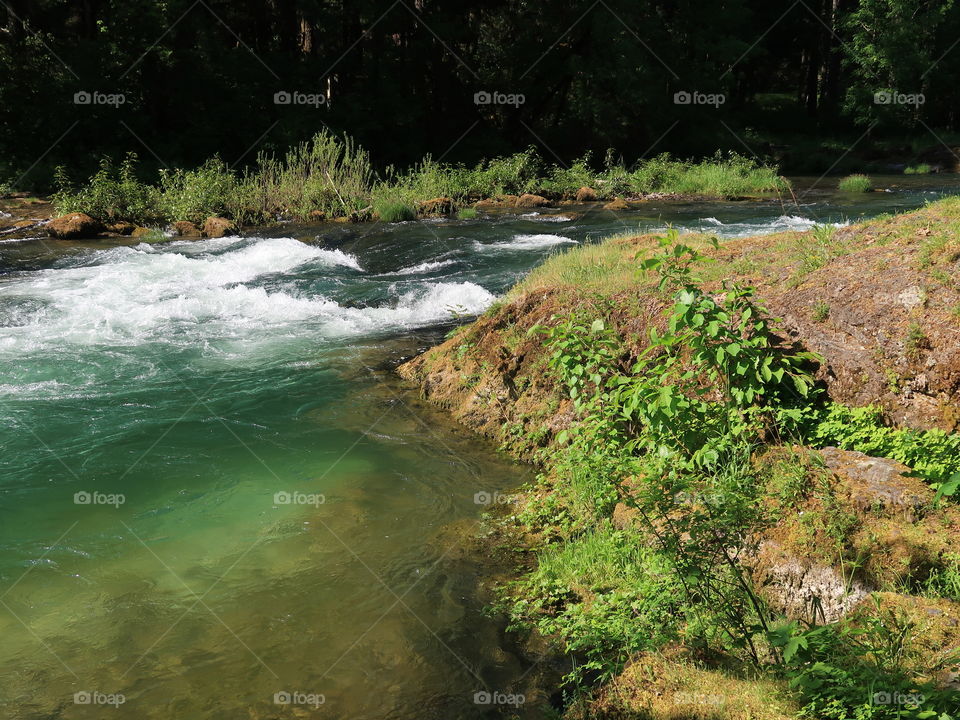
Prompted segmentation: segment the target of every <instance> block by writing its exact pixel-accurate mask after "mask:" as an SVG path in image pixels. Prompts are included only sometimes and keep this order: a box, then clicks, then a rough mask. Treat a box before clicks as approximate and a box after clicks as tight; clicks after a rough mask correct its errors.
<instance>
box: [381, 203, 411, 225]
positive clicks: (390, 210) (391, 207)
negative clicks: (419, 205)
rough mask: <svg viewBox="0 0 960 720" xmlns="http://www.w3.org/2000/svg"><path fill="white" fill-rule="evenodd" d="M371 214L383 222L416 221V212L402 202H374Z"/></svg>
mask: <svg viewBox="0 0 960 720" xmlns="http://www.w3.org/2000/svg"><path fill="white" fill-rule="evenodd" d="M373 212H374V214H376V216H377V217H379V218H380V219H381V220H383V221H384V222H389V223H395V222H405V221H408V220H416V219H417V211H416V210H414V209H413V208H412V207H411V206H410V205H408V204H407V203H405V202H403V201H402V200H376V201H374V203H373Z"/></svg>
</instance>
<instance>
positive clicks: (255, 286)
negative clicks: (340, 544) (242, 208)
mask: <svg viewBox="0 0 960 720" xmlns="http://www.w3.org/2000/svg"><path fill="white" fill-rule="evenodd" d="M204 244H205V243H204V242H197V241H193V242H192V243H191V246H190V248H189V250H188V251H187V253H186V254H185V253H183V252H177V251H176V250H179V249H181V248H177V247H173V248H169V247H168V248H167V250H166V251H160V250H158V248H157V247H156V246H152V245H151V246H146V247H145V248H144V249H140V248H136V247H135V248H131V247H120V248H112V249H110V250H103V251H98V252H95V253H92V254H88V255H86V256H84V258H82V259H79V260H77V259H73V260H71V261H70V262H73V263H74V264H75V265H74V266H73V267H61V268H55V269H48V270H43V271H40V272H37V273H31V274H29V275H23V276H20V277H18V278H16V279H11V281H9V282H6V283H2V284H0V323H4V324H5V325H6V327H0V355H2V354H6V353H10V354H11V355H20V354H23V353H26V352H31V351H50V352H64V351H65V346H67V347H69V346H70V345H74V346H76V345H83V346H110V347H122V346H127V347H129V346H137V345H143V344H147V343H153V342H157V343H165V344H174V345H177V346H180V347H193V348H199V349H201V350H204V349H206V348H208V346H209V347H211V348H213V346H210V343H216V342H218V341H223V342H226V343H227V344H228V345H229V346H230V348H231V349H230V350H228V352H229V353H230V354H234V353H236V354H242V353H244V352H246V351H247V350H248V349H252V348H253V346H259V345H267V344H269V343H270V342H271V340H270V338H290V337H300V338H302V339H307V340H320V339H323V338H326V337H330V336H332V335H335V336H341V335H356V334H366V333H374V332H380V331H384V330H390V329H404V328H409V327H416V326H421V325H427V324H431V323H435V322H438V321H443V320H448V319H450V318H451V317H453V316H455V315H471V314H476V313H479V312H482V311H483V310H484V309H486V308H487V307H488V306H489V305H490V303H492V302H493V300H494V296H493V295H492V294H491V293H489V292H488V291H487V290H485V289H484V288H482V287H480V286H479V285H476V284H474V283H470V282H460V283H455V282H450V283H426V282H424V283H413V287H412V289H408V288H410V287H411V286H410V284H409V283H408V284H406V285H401V286H400V287H401V288H402V289H403V290H404V291H405V292H403V294H401V295H399V296H398V297H395V299H394V300H393V302H386V303H384V304H383V305H382V306H377V307H366V308H362V307H361V308H358V307H348V306H343V305H340V304H338V303H337V302H336V301H334V300H333V299H330V298H328V297H325V296H323V295H320V294H319V293H312V294H306V293H303V292H301V291H300V290H298V289H297V288H296V287H294V286H293V285H290V284H287V285H283V284H277V282H278V280H279V281H280V282H282V280H283V278H282V277H280V278H276V279H275V278H273V277H271V279H270V282H269V283H262V282H260V281H258V278H261V277H263V276H274V275H278V276H282V275H283V274H284V273H288V272H290V271H291V270H294V269H295V268H303V267H312V266H315V265H318V264H319V265H321V266H323V267H325V268H330V270H329V271H328V272H331V273H336V272H337V270H336V268H349V269H351V270H357V269H359V268H360V265H359V263H358V262H357V260H356V258H354V257H353V256H352V255H348V254H346V253H344V252H342V251H340V250H325V249H322V248H318V247H315V246H311V245H306V244H304V243H301V242H299V241H297V240H293V239H290V238H272V239H260V240H253V241H251V240H249V239H247V240H238V239H236V238H234V239H232V240H227V239H223V238H221V239H218V240H216V241H210V242H208V243H206V247H207V250H208V251H211V252H206V253H204V252H202V250H201V248H200V247H198V246H202V245H204ZM78 262H84V263H85V264H83V265H76V263H78ZM452 262H454V261H453V260H447V261H439V262H436V261H435V262H433V263H423V264H422V265H423V266H424V267H422V268H421V270H422V271H426V270H427V269H428V268H427V267H425V266H427V265H430V266H439V265H443V264H449V263H452ZM339 272H342V270H340V271H339ZM251 281H254V282H251ZM222 347H224V346H223V345H222V343H221V348H222ZM233 348H236V349H235V350H234V349H233ZM212 351H216V350H215V348H213V349H212ZM66 352H69V350H66ZM216 352H219V351H216ZM21 389H22V387H21ZM35 389H37V390H39V389H40V388H35ZM3 390H5V391H9V390H11V388H3Z"/></svg>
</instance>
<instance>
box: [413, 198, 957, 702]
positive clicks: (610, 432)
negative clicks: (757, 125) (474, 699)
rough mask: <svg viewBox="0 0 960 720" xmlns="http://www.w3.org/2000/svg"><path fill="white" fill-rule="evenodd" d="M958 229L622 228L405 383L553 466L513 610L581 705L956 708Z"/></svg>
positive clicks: (905, 221) (522, 524)
mask: <svg viewBox="0 0 960 720" xmlns="http://www.w3.org/2000/svg"><path fill="white" fill-rule="evenodd" d="M958 230H960V201H958V200H956V199H949V200H944V201H940V202H937V203H933V204H931V205H930V206H928V207H926V208H924V209H921V210H919V211H916V212H910V213H906V214H904V215H900V216H890V217H882V218H877V219H874V220H872V221H869V222H866V223H862V224H860V225H854V226H849V227H844V228H836V227H831V226H820V227H816V228H814V229H813V230H811V231H807V232H788V233H780V234H775V235H770V236H766V237H753V238H744V239H741V240H733V241H728V242H724V243H723V244H722V245H720V246H718V247H714V246H713V245H712V244H711V243H710V241H709V238H708V237H706V236H703V235H699V236H695V235H686V236H682V237H678V236H671V235H668V236H667V238H666V239H663V237H662V236H661V238H660V239H658V238H657V237H652V236H644V237H631V236H622V237H617V238H613V239H610V240H608V241H606V242H604V243H602V244H599V245H588V246H583V247H580V248H575V249H574V250H571V251H570V252H568V253H565V254H563V255H559V256H555V257H553V258H551V259H550V260H548V261H547V262H546V263H544V265H543V266H541V267H540V268H538V269H537V270H535V271H534V272H532V273H531V274H530V275H529V276H528V277H527V278H526V279H525V280H523V281H521V282H520V283H519V284H518V285H517V286H516V287H515V288H514V289H513V290H511V291H510V292H509V293H507V295H506V296H505V297H504V298H503V300H502V301H500V302H499V303H497V304H496V305H495V306H494V307H493V308H491V309H490V310H489V311H488V312H487V313H486V314H484V315H483V316H482V317H481V318H480V319H478V320H477V321H476V322H475V323H473V324H472V325H469V326H466V327H464V328H463V329H461V330H460V331H459V332H457V333H456V334H455V335H454V336H453V337H451V338H450V339H448V340H447V341H446V342H445V343H444V344H442V345H440V346H438V347H437V348H434V349H433V350H430V351H428V352H426V353H425V354H423V355H421V356H420V357H418V358H416V359H414V360H413V361H411V362H409V363H407V364H405V365H403V366H402V367H401V368H400V373H401V375H403V376H404V377H406V378H408V379H410V380H413V381H414V382H416V383H417V384H418V385H419V386H420V388H421V391H422V393H423V394H424V396H425V397H426V398H427V399H430V400H431V401H433V402H434V403H436V404H438V405H440V406H442V407H444V408H446V409H447V410H448V411H450V412H451V413H452V415H453V416H454V417H456V418H457V419H458V420H460V421H461V422H462V423H464V424H465V425H467V426H468V427H470V428H472V429H473V430H475V431H477V432H480V433H482V434H484V435H487V436H489V437H492V438H495V439H497V440H498V441H499V442H501V443H502V445H503V447H504V448H505V449H507V450H509V451H510V452H511V453H512V454H514V455H515V456H517V457H521V458H524V459H527V460H533V461H535V462H536V463H538V464H539V465H540V467H541V468H542V470H543V472H542V475H541V477H540V480H539V481H538V483H537V484H535V485H534V486H532V487H531V488H529V489H528V490H527V491H526V492H525V493H523V494H521V495H519V496H517V497H516V498H515V503H516V506H515V508H514V513H513V516H512V518H513V519H512V520H510V521H508V522H507V530H505V532H507V535H506V537H509V538H511V540H510V542H515V538H516V537H517V536H518V535H519V536H521V537H523V538H524V539H525V542H526V546H527V547H528V549H529V552H530V553H531V554H532V555H533V557H534V558H535V561H536V562H535V569H533V570H531V571H528V572H526V573H524V575H523V576H522V577H521V579H520V580H519V581H518V582H516V583H513V584H509V585H507V586H506V587H505V588H504V591H503V599H502V603H503V607H504V608H506V609H507V610H508V611H509V612H510V613H511V614H512V617H513V619H514V623H515V627H516V628H517V629H520V630H523V631H525V632H532V633H535V634H541V635H545V636H548V637H550V638H552V639H553V640H554V642H556V643H557V645H558V647H559V649H560V650H561V651H563V652H566V653H567V654H569V655H571V656H572V657H574V658H577V660H578V667H579V669H578V670H576V671H575V672H573V673H572V674H571V676H570V677H569V678H568V680H569V681H570V686H571V687H574V688H578V689H579V692H578V693H577V694H575V700H574V701H573V702H572V703H571V704H570V705H569V706H568V708H567V716H568V717H571V718H573V717H623V716H636V715H639V716H642V717H656V718H668V717H710V718H747V717H760V716H762V717H792V716H795V715H796V714H797V713H798V712H800V711H801V709H802V711H803V712H804V713H806V716H812V717H829V718H843V717H853V716H857V717H871V718H886V717H902V716H903V715H902V713H904V712H912V713H921V712H924V711H930V710H933V711H936V714H937V715H938V716H939V715H940V714H941V713H943V714H946V716H948V717H952V716H955V715H956V713H957V711H958V708H957V707H956V697H957V696H956V689H957V688H956V677H957V676H956V664H957V662H958V659H960V658H958V656H957V654H956V653H957V648H958V647H960V631H958V627H960V605H958V602H960V558H958V556H957V554H956V551H955V548H956V547H957V541H958V540H960V513H958V511H957V509H956V505H955V503H954V502H953V501H952V500H950V499H949V498H950V495H951V494H952V493H954V492H956V484H957V475H956V473H957V471H958V470H960V466H958V464H957V460H956V457H957V451H958V450H960V440H958V435H957V434H956V430H957V425H958V408H960V368H958V366H956V358H957V353H956V348H957V346H958V344H960V343H958V340H960V282H958V278H960V274H958V261H960V245H958V244H957V243H958V241H957V237H958ZM641 260H645V261H646V265H645V266H646V268H647V270H646V272H640V271H639V267H640V262H641ZM729 282H736V283H739V287H740V288H741V289H740V290H737V289H735V288H734V287H733V286H732V285H729V284H726V285H725V283H729ZM744 287H752V288H753V289H754V291H755V293H756V295H755V297H756V301H754V299H753V298H754V296H753V295H751V294H750V293H744V292H743V290H742V288H744ZM764 306H765V307H764ZM768 316H772V317H774V318H781V320H780V322H775V321H774V320H771V319H768ZM805 353H810V354H805ZM791 378H792V382H789V383H788V385H787V386H784V385H783V382H788V381H790V380H791ZM831 448H836V449H831ZM912 475H917V476H919V477H912ZM777 713H779V714H777ZM916 716H917V717H924V715H916ZM931 716H932V715H931Z"/></svg>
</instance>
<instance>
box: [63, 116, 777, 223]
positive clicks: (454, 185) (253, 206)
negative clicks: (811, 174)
mask: <svg viewBox="0 0 960 720" xmlns="http://www.w3.org/2000/svg"><path fill="white" fill-rule="evenodd" d="M614 158H615V156H614V155H613V153H608V156H607V158H606V160H605V162H604V164H603V167H602V168H601V169H595V168H593V167H592V166H591V165H590V159H589V157H588V156H585V157H583V158H580V159H579V160H577V161H576V162H575V163H574V164H573V165H572V166H571V167H569V168H567V167H561V166H558V165H548V164H547V163H545V162H544V161H543V159H542V158H541V157H540V155H539V154H538V153H537V151H536V150H535V149H534V148H528V149H527V150H525V151H523V152H520V153H515V154H513V155H509V156H505V157H498V158H492V159H490V160H486V161H483V162H480V163H478V164H476V165H474V166H472V167H468V166H465V165H451V164H445V163H441V162H438V161H436V160H434V159H432V158H431V157H426V158H425V159H424V160H423V161H422V162H420V163H418V164H416V165H414V166H413V167H411V168H408V169H406V170H398V169H397V168H393V167H388V168H387V169H386V170H384V171H383V172H382V173H377V172H375V171H374V169H373V166H372V164H371V162H370V157H369V155H368V154H367V152H366V151H365V150H364V149H363V148H360V147H358V146H356V145H355V144H354V143H353V141H352V140H350V138H348V137H346V136H344V137H339V136H335V135H332V134H331V133H329V132H327V131H323V132H320V133H317V134H316V135H315V136H314V137H313V138H312V139H311V140H310V141H309V142H305V143H302V144H300V145H298V146H296V147H294V148H293V149H291V150H290V151H289V152H287V153H286V154H285V155H283V156H282V157H277V156H274V155H270V154H266V153H261V154H260V155H259V156H258V157H257V159H256V162H255V163H254V164H253V166H252V167H249V168H247V169H246V170H245V171H243V172H238V171H236V170H234V169H233V168H231V167H229V166H228V165H226V164H225V163H224V162H223V161H222V160H220V159H219V158H216V157H215V158H212V159H210V160H208V161H207V162H206V163H204V164H203V165H202V166H200V167H199V168H196V169H193V170H185V169H175V170H163V171H161V173H160V176H159V178H158V182H157V183H155V184H151V183H147V182H144V181H143V180H142V179H141V178H139V176H138V174H137V167H136V166H137V158H136V155H134V154H130V155H128V156H127V158H126V160H125V161H124V162H123V163H122V164H121V165H120V166H119V167H117V166H115V165H114V164H113V163H112V162H110V161H109V160H104V161H103V163H102V165H101V168H100V170H99V171H98V172H97V173H96V174H95V175H94V176H93V177H91V178H90V179H89V180H88V181H87V182H85V183H81V184H80V185H76V184H74V183H73V182H71V180H70V179H69V178H68V177H67V176H66V174H65V172H64V171H62V170H58V172H57V185H58V187H59V190H58V191H57V192H56V193H55V194H54V196H53V202H54V205H55V206H56V209H57V211H58V212H60V213H67V212H85V213H87V214H89V215H91V216H92V217H94V218H96V219H98V220H102V221H111V220H114V221H115V220H125V221H128V222H133V223H137V224H140V225H158V224H163V223H171V222H177V221H180V220H189V221H191V222H194V223H197V224H200V223H202V222H203V221H204V220H205V219H206V218H208V217H210V216H212V215H219V216H223V217H227V218H230V219H233V220H236V221H237V222H239V223H241V224H256V223H262V222H268V221H271V220H276V219H282V218H288V219H294V220H300V221H305V220H308V219H310V216H311V214H312V213H314V214H315V213H323V214H324V216H326V217H330V218H336V217H349V218H351V219H354V220H366V219H370V218H371V217H373V215H374V214H376V215H377V216H379V217H381V218H382V219H384V220H387V221H389V222H396V221H399V220H404V219H409V217H410V212H411V211H413V212H415V210H414V209H415V208H417V207H418V206H419V205H420V203H422V202H425V201H428V200H432V199H437V198H449V199H450V203H449V205H450V206H451V207H452V208H453V210H454V211H456V210H457V209H461V211H462V210H463V209H465V208H467V206H469V205H471V204H472V203H474V202H476V201H477V200H482V199H485V198H495V197H498V196H503V195H521V194H523V193H535V194H538V195H544V196H546V197H548V198H552V199H555V200H557V199H562V198H573V197H574V196H575V195H576V193H577V191H578V190H579V189H580V188H581V187H584V186H588V187H591V188H593V189H594V190H595V192H596V193H597V194H598V196H599V197H600V198H605V199H609V198H612V197H617V196H621V197H623V196H636V195H643V194H648V193H671V194H680V195H704V196H709V197H741V196H744V195H759V194H763V193H770V192H779V191H781V190H784V189H786V188H787V187H788V184H787V182H786V180H784V179H783V178H781V177H779V176H778V174H777V172H776V169H775V168H772V167H767V166H764V165H761V164H759V163H757V162H756V161H754V160H752V159H749V158H744V157H741V156H739V155H735V154H729V155H719V154H718V155H716V156H715V157H713V158H710V159H708V160H703V161H699V162H692V161H684V160H676V159H672V158H670V157H669V156H668V155H661V156H660V157H657V158H653V159H651V160H645V161H641V162H640V163H638V164H636V165H634V166H632V167H630V168H628V167H626V166H625V165H624V164H623V163H622V161H620V160H615V159H614ZM461 217H464V218H469V217H471V215H470V214H469V213H467V214H466V215H461Z"/></svg>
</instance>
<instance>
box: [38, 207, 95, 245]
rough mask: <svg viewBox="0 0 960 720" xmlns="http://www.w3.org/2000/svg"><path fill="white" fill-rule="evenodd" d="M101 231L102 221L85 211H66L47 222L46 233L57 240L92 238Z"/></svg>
mask: <svg viewBox="0 0 960 720" xmlns="http://www.w3.org/2000/svg"><path fill="white" fill-rule="evenodd" d="M101 232H103V223H101V222H100V221H99V220H94V219H93V218H92V217H90V216H89V215H87V214H86V213H81V212H75V213H67V214H66V215H62V216H60V217H58V218H54V219H53V220H51V221H50V222H49V223H47V234H48V235H50V237H52V238H57V239H58V240H80V239H83V238H93V237H96V236H97V235H98V234H99V233H101Z"/></svg>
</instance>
